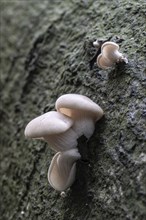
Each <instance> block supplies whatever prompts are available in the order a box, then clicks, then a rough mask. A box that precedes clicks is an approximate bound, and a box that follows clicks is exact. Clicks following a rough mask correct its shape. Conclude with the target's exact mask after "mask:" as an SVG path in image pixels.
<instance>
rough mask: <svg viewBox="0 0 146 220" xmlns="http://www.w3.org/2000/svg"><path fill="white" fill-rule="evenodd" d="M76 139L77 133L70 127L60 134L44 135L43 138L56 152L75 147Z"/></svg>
mask: <svg viewBox="0 0 146 220" xmlns="http://www.w3.org/2000/svg"><path fill="white" fill-rule="evenodd" d="M77 139H78V135H77V134H76V132H75V131H74V130H73V129H72V128H70V129H69V130H67V131H66V132H64V133H61V134H57V135H48V136H45V137H44V140H45V141H47V143H48V144H49V146H50V147H51V148H52V149H53V150H55V151H56V152H58V151H66V150H69V149H72V148H76V147H77V145H78V143H77Z"/></svg>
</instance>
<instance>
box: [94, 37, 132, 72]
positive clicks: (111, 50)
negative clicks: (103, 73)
mask: <svg viewBox="0 0 146 220" xmlns="http://www.w3.org/2000/svg"><path fill="white" fill-rule="evenodd" d="M119 62H125V63H128V60H127V58H126V57H124V55H123V54H122V53H120V52H119V45H118V44H116V43H114V42H110V41H108V42H105V43H104V44H103V45H102V47H101V54H100V55H99V56H98V57H97V65H98V66H99V67H100V68H102V69H107V68H109V67H111V66H113V65H114V64H115V63H119Z"/></svg>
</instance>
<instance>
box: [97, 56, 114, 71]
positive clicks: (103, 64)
mask: <svg viewBox="0 0 146 220" xmlns="http://www.w3.org/2000/svg"><path fill="white" fill-rule="evenodd" d="M97 65H98V66H99V67H100V68H102V69H107V68H109V67H112V66H113V61H111V60H109V59H107V58H105V57H103V56H102V54H100V55H99V56H98V57H97Z"/></svg>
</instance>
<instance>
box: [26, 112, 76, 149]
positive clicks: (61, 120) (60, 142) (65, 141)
mask: <svg viewBox="0 0 146 220" xmlns="http://www.w3.org/2000/svg"><path fill="white" fill-rule="evenodd" d="M72 125H73V120H72V119H71V118H69V117H68V116H66V115H63V114H61V113H59V112H55V111H51V112H48V113H45V114H43V115H41V116H39V117H37V118H35V119H33V120H32V121H30V122H29V123H28V125H27V126H26V128H25V136H26V137H30V138H37V139H43V140H45V141H47V142H48V143H49V144H50V146H51V148H52V149H53V150H55V151H65V150H69V149H71V148H75V147H76V146H77V138H78V135H77V134H76V133H75V131H74V130H73V129H72V128H71V127H72Z"/></svg>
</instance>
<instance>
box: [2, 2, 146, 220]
mask: <svg viewBox="0 0 146 220" xmlns="http://www.w3.org/2000/svg"><path fill="white" fill-rule="evenodd" d="M0 5H1V57H2V59H1V107H0V112H1V126H0V127H1V129H0V131H1V132H0V133H1V147H0V149H1V170H0V174H1V183H0V185H1V196H0V200H1V201H0V203H1V204H0V207H1V214H0V219H1V220H8V219H9V220H17V219H23V220H24V219H27V220H29V219H30V220H35V219H36V220H43V219H45V220H46V219H48V220H68V219H69V220H86V219H88V220H125V219H127V220H144V219H146V72H145V55H146V48H145V46H144V45H145V39H146V29H145V28H146V25H145V24H146V21H145V10H146V3H145V1H144V0H140V1H135V0H131V1H130V2H129V1H125V0H120V1H117V0H111V1H106V0H100V1H93V0H82V1H75V0H72V1H67V0H65V1H57V0H55V1H51V0H49V1H48V0H46V1H45V0H43V1H39V0H37V1H36V0H29V1H27V0H23V1H19V0H15V1H8V0H6V1H4V0H2V1H1V3H0ZM109 37H111V40H112V41H115V42H116V41H117V40H119V42H120V43H119V45H120V51H122V52H123V54H124V55H126V56H127V58H128V60H129V63H128V64H127V65H116V66H115V67H113V68H111V69H108V70H101V69H99V68H98V67H97V65H96V63H95V64H94V65H93V68H92V70H90V68H89V61H90V60H91V58H92V56H93V55H94V54H95V53H96V50H95V48H93V46H92V42H93V40H95V39H103V40H106V39H108V38H109ZM66 93H78V94H83V95H86V96H88V97H89V98H91V99H92V100H93V101H94V102H96V103H97V104H99V105H100V106H101V107H102V109H103V110H104V113H105V115H104V117H103V118H102V119H101V120H100V121H99V122H97V125H96V129H95V132H94V134H93V136H92V138H91V139H90V140H89V141H88V143H87V146H86V147H85V152H86V153H87V155H86V157H87V160H86V162H84V161H82V160H80V161H78V164H77V177H76V181H75V183H74V184H73V186H72V187H71V188H70V190H68V191H67V196H66V197H65V198H62V197H61V196H60V195H59V193H58V192H56V191H55V190H54V189H53V188H51V186H50V185H49V183H48V180H47V171H48V167H49V164H50V162H51V158H52V157H53V155H54V152H52V150H51V149H50V148H49V147H48V145H47V144H45V143H44V142H42V141H39V140H27V139H26V138H25V137H24V129H25V126H26V125H27V123H28V122H29V121H30V120H31V119H33V118H34V117H37V116H39V115H40V114H42V113H43V112H47V111H50V110H54V109H55V108H54V104H55V101H56V99H57V98H58V97H59V96H60V95H62V94H66ZM82 142H84V143H82ZM81 145H85V141H84V140H80V141H79V147H80V146H81ZM81 148H82V151H84V149H83V146H81Z"/></svg>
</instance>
